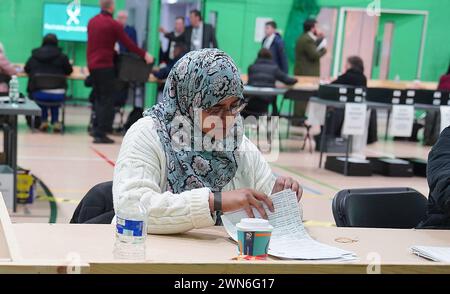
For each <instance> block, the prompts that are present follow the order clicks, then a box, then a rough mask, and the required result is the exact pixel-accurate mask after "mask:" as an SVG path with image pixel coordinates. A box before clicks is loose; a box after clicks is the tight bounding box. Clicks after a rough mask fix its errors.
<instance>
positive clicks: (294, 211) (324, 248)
mask: <svg viewBox="0 0 450 294" xmlns="http://www.w3.org/2000/svg"><path fill="white" fill-rule="evenodd" d="M271 199H272V202H273V204H274V207H275V212H273V213H272V212H270V211H269V210H268V209H267V208H266V213H267V216H268V218H269V222H270V224H271V225H272V226H273V227H274V229H273V232H272V237H271V239H270V245H269V254H270V255H272V256H276V257H279V258H284V259H304V260H323V259H337V260H352V259H355V257H356V256H355V255H354V254H353V253H352V252H349V251H345V250H341V249H338V248H335V247H332V246H328V245H325V244H322V243H319V242H317V241H315V240H314V239H312V238H311V236H309V234H308V232H307V231H306V229H305V227H304V225H303V221H302V218H301V211H300V206H299V204H298V202H297V196H296V194H295V192H293V191H291V190H285V191H282V192H280V193H276V194H273V195H272V196H271ZM253 212H254V214H255V217H257V218H260V217H261V215H260V214H259V213H258V212H257V210H256V209H254V210H253ZM247 217H248V216H247V214H246V212H245V211H244V210H240V211H236V212H232V213H227V214H224V215H223V216H222V222H223V224H224V227H225V230H226V231H227V233H228V234H229V235H230V237H231V238H232V239H233V240H235V241H237V229H236V224H237V223H239V222H240V220H241V219H243V218H247Z"/></svg>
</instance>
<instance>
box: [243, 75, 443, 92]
mask: <svg viewBox="0 0 450 294" xmlns="http://www.w3.org/2000/svg"><path fill="white" fill-rule="evenodd" d="M295 77H296V78H297V80H298V82H297V83H296V84H295V85H293V86H290V87H288V88H289V89H292V90H296V89H298V90H318V89H319V85H320V84H321V83H325V84H328V83H329V82H331V81H321V80H320V78H318V77H310V76H295ZM241 78H242V81H243V82H244V83H247V81H248V76H247V75H241ZM282 87H283V86H282ZM367 87H369V88H387V89H398V90H404V89H425V90H436V89H437V83H435V82H415V81H398V82H396V81H390V80H369V81H368V82H367Z"/></svg>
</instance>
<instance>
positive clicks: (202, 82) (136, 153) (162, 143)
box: [113, 49, 302, 234]
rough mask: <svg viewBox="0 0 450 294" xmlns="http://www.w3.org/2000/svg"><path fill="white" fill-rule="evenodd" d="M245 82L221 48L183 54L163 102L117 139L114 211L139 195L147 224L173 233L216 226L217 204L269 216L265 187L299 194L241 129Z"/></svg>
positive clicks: (294, 184)
mask: <svg viewBox="0 0 450 294" xmlns="http://www.w3.org/2000/svg"><path fill="white" fill-rule="evenodd" d="M243 89H244V88H243V83H242V80H241V77H240V73H239V70H238V69H237V67H236V65H235V63H234V61H233V60H232V59H231V57H229V56H228V55H227V54H226V53H224V52H223V51H220V50H218V49H203V50H197V51H192V52H190V53H188V54H186V55H185V56H184V57H183V58H182V59H181V60H180V61H179V62H178V63H177V64H176V65H175V67H174V68H173V69H172V72H171V73H170V75H169V77H168V79H167V82H166V87H165V90H164V100H163V102H161V103H159V104H157V105H156V106H154V107H153V108H151V109H150V110H148V111H147V112H146V113H145V117H144V118H142V119H141V120H139V121H138V122H137V123H135V124H134V125H133V126H132V127H131V129H130V130H129V131H128V133H127V134H126V136H125V138H124V140H123V143H122V147H121V150H120V153H119V157H118V159H117V164H116V167H115V170H114V184H113V199H114V208H115V211H117V210H118V209H119V208H120V207H121V206H122V205H126V203H127V200H128V199H129V198H134V197H135V196H136V195H139V197H140V202H141V203H142V204H143V206H145V207H146V208H147V212H148V214H149V217H148V232H149V233H151V234H175V233H181V232H186V231H189V230H191V229H194V228H203V227H209V226H214V225H215V224H216V220H217V219H218V218H217V214H220V212H230V211H236V210H240V209H243V210H245V211H246V212H247V214H248V215H249V217H254V214H253V212H252V208H256V209H257V210H258V211H259V212H260V213H261V214H262V215H263V216H266V217H267V215H266V212H265V210H264V209H263V203H264V204H265V205H266V206H267V207H269V208H270V209H271V210H273V204H272V202H271V200H270V198H269V197H268V196H267V195H270V194H272V193H275V192H278V191H282V190H285V189H292V190H293V191H295V192H296V193H297V196H298V199H299V200H300V198H301V195H302V188H301V187H300V185H299V183H298V182H297V181H295V180H293V179H292V178H286V177H278V178H276V177H275V176H274V174H273V173H272V171H271V169H270V166H269V165H268V163H267V162H266V161H265V160H264V158H263V156H262V154H261V153H260V152H259V150H258V149H257V148H256V146H255V145H254V144H253V143H251V142H250V140H249V139H248V138H246V137H245V136H244V135H243V119H242V117H241V116H240V112H241V111H242V110H243V109H244V107H245V103H244V97H243ZM220 193H221V196H220V195H219V194H220ZM220 199H221V201H220ZM215 200H216V203H215ZM219 211H220V212H219Z"/></svg>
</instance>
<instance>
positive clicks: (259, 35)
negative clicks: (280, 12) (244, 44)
mask: <svg viewBox="0 0 450 294" xmlns="http://www.w3.org/2000/svg"><path fill="white" fill-rule="evenodd" d="M272 20H273V19H272V18H269V17H257V18H256V23H255V42H257V43H261V42H262V40H263V39H264V37H265V28H266V23H268V22H269V21H272Z"/></svg>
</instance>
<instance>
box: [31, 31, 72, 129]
mask: <svg viewBox="0 0 450 294" xmlns="http://www.w3.org/2000/svg"><path fill="white" fill-rule="evenodd" d="M72 71H73V68H72V65H71V64H70V62H69V58H68V57H67V55H65V54H64V53H63V52H62V50H61V49H60V48H59V47H58V38H57V37H56V35H54V34H47V35H46V36H45V37H44V40H43V42H42V46H41V47H39V48H37V49H34V50H33V52H32V54H31V57H30V58H29V59H28V61H27V63H26V65H25V72H26V73H27V74H28V75H29V77H30V79H29V81H28V92H29V93H30V94H31V97H32V98H33V99H35V100H36V102H37V103H38V104H39V102H43V103H45V102H47V103H48V102H62V101H64V99H65V95H66V89H64V88H60V89H50V90H41V89H37V88H36V87H35V85H34V83H33V77H34V76H35V75H36V74H52V75H62V76H68V75H70V74H71V73H72ZM39 106H40V107H41V110H42V116H41V125H40V127H39V129H40V130H41V131H43V132H45V131H47V129H48V127H49V124H48V110H49V109H48V108H49V107H47V106H45V105H40V104H39ZM50 112H51V116H52V117H51V124H52V126H53V131H54V132H60V131H61V130H62V124H61V123H60V122H59V106H51V107H50Z"/></svg>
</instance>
